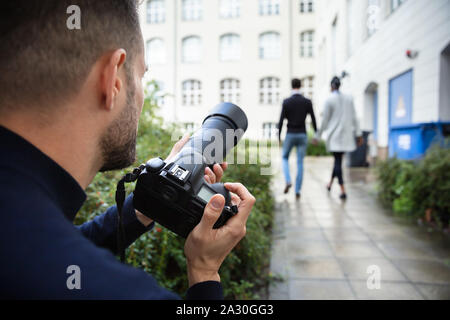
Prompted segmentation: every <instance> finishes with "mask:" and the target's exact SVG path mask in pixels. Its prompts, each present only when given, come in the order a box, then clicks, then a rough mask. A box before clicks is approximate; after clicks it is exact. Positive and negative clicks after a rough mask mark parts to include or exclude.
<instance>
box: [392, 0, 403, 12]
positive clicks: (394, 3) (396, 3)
mask: <svg viewBox="0 0 450 320" xmlns="http://www.w3.org/2000/svg"><path fill="white" fill-rule="evenodd" d="M405 2H406V0H391V12H394V11H395V10H397V8H398V7H400V6H401V5H402V4H403V3H405Z"/></svg>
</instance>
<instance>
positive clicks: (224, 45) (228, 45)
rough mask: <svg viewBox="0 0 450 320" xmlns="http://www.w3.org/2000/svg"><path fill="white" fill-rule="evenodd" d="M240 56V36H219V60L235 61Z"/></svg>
mask: <svg viewBox="0 0 450 320" xmlns="http://www.w3.org/2000/svg"><path fill="white" fill-rule="evenodd" d="M240 58H241V38H240V37H239V36H238V35H237V34H226V35H223V36H222V37H220V60H221V61H236V60H239V59H240Z"/></svg>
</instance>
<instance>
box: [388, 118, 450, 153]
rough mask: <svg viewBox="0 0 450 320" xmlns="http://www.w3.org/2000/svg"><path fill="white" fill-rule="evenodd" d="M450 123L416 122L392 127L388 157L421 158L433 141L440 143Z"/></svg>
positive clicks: (446, 133)
mask: <svg viewBox="0 0 450 320" xmlns="http://www.w3.org/2000/svg"><path fill="white" fill-rule="evenodd" d="M449 125H450V123H444V122H432V123H417V124H411V125H405V126H398V127H393V128H391V130H390V133H389V157H397V158H398V159H402V160H416V159H420V158H422V157H423V156H424V155H425V153H426V152H427V150H428V148H429V147H430V146H431V145H432V144H434V143H442V142H443V141H444V139H445V137H446V136H448V134H449Z"/></svg>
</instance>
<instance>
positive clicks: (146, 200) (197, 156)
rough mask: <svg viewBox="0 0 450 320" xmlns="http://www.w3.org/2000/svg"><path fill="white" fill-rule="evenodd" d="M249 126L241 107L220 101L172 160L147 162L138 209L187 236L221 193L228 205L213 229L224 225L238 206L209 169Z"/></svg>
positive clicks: (137, 198)
mask: <svg viewBox="0 0 450 320" xmlns="http://www.w3.org/2000/svg"><path fill="white" fill-rule="evenodd" d="M247 126H248V120H247V117H246V115H245V113H244V112H243V111H242V110H241V109H240V108H239V107H238V106H236V105H233V104H231V103H222V104H220V105H218V106H217V107H216V108H214V109H213V111H212V112H211V113H210V114H209V115H208V117H206V119H205V121H204V122H203V125H202V128H201V129H200V130H198V131H197V132H196V133H195V134H194V135H193V136H192V137H191V138H190V140H189V141H188V142H187V143H186V145H185V146H184V147H183V149H182V150H181V151H180V152H179V153H178V154H177V155H176V156H175V157H174V158H173V159H170V161H167V162H165V161H164V160H162V159H161V158H155V159H151V160H150V161H148V162H147V163H146V165H145V169H144V170H143V171H142V172H141V173H140V175H139V177H138V180H137V183H136V188H135V190H134V197H133V199H134V200H133V202H134V208H135V209H137V210H138V211H140V212H141V213H143V214H144V215H146V216H148V217H149V218H151V219H153V220H154V221H156V222H158V223H159V224H161V225H162V226H164V227H166V228H168V229H169V230H171V231H173V232H174V233H176V234H178V235H180V236H182V237H184V238H186V237H187V236H188V235H189V233H190V232H191V231H192V229H194V228H195V226H196V225H197V224H198V223H199V222H200V220H201V218H202V216H203V212H204V209H205V206H206V204H207V203H208V202H209V200H210V199H211V197H212V196H214V195H215V194H221V195H223V196H224V198H225V207H224V210H223V211H222V214H221V215H220V217H219V219H218V220H217V222H216V223H215V225H214V228H220V227H222V226H223V225H224V224H225V223H226V222H227V221H228V219H230V218H231V217H232V216H234V215H236V214H237V213H238V210H237V207H236V206H233V205H232V203H231V196H230V192H229V191H228V190H227V189H226V188H225V187H224V185H223V184H222V183H216V184H209V183H207V182H206V181H205V179H204V176H205V168H206V167H207V166H209V167H212V166H213V165H214V164H215V163H222V162H223V159H224V158H225V156H226V154H227V153H228V151H230V150H231V149H232V148H233V147H235V146H236V145H237V143H238V142H239V140H240V139H241V138H242V136H243V135H244V133H245V131H246V130H247Z"/></svg>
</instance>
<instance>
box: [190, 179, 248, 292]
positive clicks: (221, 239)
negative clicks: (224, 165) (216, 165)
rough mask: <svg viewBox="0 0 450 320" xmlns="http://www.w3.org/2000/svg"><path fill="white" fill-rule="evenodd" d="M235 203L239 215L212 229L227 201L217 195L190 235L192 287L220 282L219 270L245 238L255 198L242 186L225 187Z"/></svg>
mask: <svg viewBox="0 0 450 320" xmlns="http://www.w3.org/2000/svg"><path fill="white" fill-rule="evenodd" d="M225 187H226V188H227V189H228V190H229V191H231V192H232V202H233V204H235V205H237V206H238V208H239V213H238V214H237V215H235V216H234V217H232V218H231V219H229V220H228V221H227V223H226V224H225V225H224V226H223V227H221V228H220V229H213V226H214V224H215V223H216V221H217V219H218V218H219V216H220V214H221V213H222V210H223V207H224V205H225V199H224V197H223V196H222V195H215V196H213V197H212V198H211V200H210V201H209V203H208V204H207V206H206V208H205V211H204V213H203V217H202V220H201V221H200V223H199V224H198V225H197V226H196V227H195V228H194V230H192V232H191V233H190V234H189V236H188V238H187V240H186V243H185V245H184V253H185V255H186V261H187V267H188V278H189V286H190V287H191V286H193V285H194V284H196V283H199V282H204V281H220V276H219V268H220V266H221V265H222V262H223V261H224V260H225V258H226V256H227V255H228V254H229V253H230V252H231V250H232V249H233V248H234V247H235V246H236V244H238V242H239V241H240V240H241V239H242V238H243V237H244V236H245V233H246V223H247V219H248V217H249V215H250V211H251V210H252V207H253V205H254V204H255V201H256V200H255V197H253V196H252V195H251V194H250V192H249V191H248V190H247V189H246V188H245V187H244V186H243V185H242V184H240V183H226V184H225Z"/></svg>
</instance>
